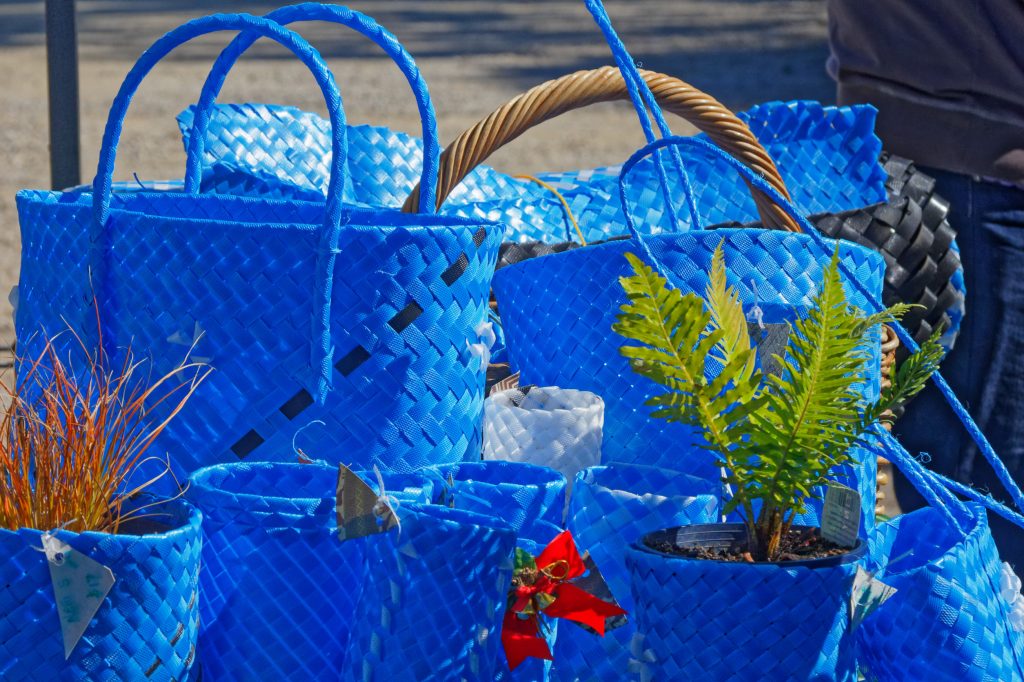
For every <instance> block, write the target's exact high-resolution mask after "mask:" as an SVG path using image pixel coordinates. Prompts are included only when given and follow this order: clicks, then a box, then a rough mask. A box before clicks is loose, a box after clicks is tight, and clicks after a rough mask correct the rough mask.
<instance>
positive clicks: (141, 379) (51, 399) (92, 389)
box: [0, 332, 209, 533]
mask: <svg viewBox="0 0 1024 682" xmlns="http://www.w3.org/2000/svg"><path fill="white" fill-rule="evenodd" d="M65 333H66V334H71V335H72V336H73V337H74V338H75V340H76V342H77V344H78V345H79V346H80V348H81V349H82V350H83V351H85V352H84V353H82V355H84V356H85V357H87V358H88V360H87V361H86V362H85V363H84V364H85V366H84V367H73V366H72V361H71V360H70V359H68V360H65V359H64V358H62V356H61V354H60V353H59V352H58V350H57V347H56V346H55V345H54V343H53V341H52V340H50V341H48V342H47V343H46V345H45V347H44V349H43V350H42V351H41V352H40V354H39V356H38V357H36V358H32V359H24V358H22V359H20V362H18V363H17V365H18V370H19V371H18V377H17V379H16V380H15V381H13V383H11V384H10V385H9V384H8V383H7V382H5V381H2V380H0V391H2V392H3V394H4V397H3V398H2V399H0V404H3V403H7V404H6V407H5V409H4V412H3V415H2V417H0V528H7V529H18V528H35V529H39V530H49V529H53V528H66V529H68V530H71V531H75V532H82V531H86V530H92V531H100V532H109V533H117V532H119V529H120V526H121V524H122V523H123V522H125V521H126V520H128V518H129V517H138V516H143V515H145V507H142V508H139V509H135V510H133V511H131V512H126V511H124V509H123V506H124V503H125V502H126V501H127V500H128V499H129V498H130V497H132V496H134V495H136V494H137V493H139V492H142V491H143V490H145V489H146V488H147V487H149V486H151V485H152V484H153V483H155V482H156V481H157V480H159V479H160V478H161V477H162V476H164V475H169V474H170V467H169V465H168V466H166V468H165V469H164V470H163V472H162V473H160V474H159V475H157V476H156V477H154V478H152V479H150V480H148V481H145V482H141V483H139V484H138V485H135V486H134V487H133V488H132V489H126V486H127V485H128V481H129V479H130V478H131V476H132V473H133V472H134V471H135V469H136V468H137V467H138V466H139V464H141V463H142V462H144V461H146V460H148V459H160V458H159V457H157V456H156V455H150V454H149V449H150V447H151V446H152V445H153V442H154V440H155V439H156V438H157V436H159V435H160V433H161V432H162V431H163V430H164V429H165V428H166V427H167V425H168V423H170V421H171V420H172V419H173V418H174V417H175V416H176V415H177V414H178V413H179V412H180V411H181V409H182V408H183V407H184V406H185V403H186V402H187V401H188V399H189V398H190V397H191V396H192V394H193V393H194V392H195V390H196V388H197V387H198V386H199V384H200V383H201V382H202V381H203V380H204V379H205V378H206V376H207V375H208V374H209V368H207V367H205V366H204V365H202V364H200V363H195V362H189V361H187V355H186V360H184V361H183V362H181V363H180V364H179V365H178V366H176V367H175V368H174V369H173V370H172V371H170V372H169V373H167V374H166V375H164V376H162V377H160V378H158V379H156V380H152V377H150V376H146V367H148V366H149V363H147V362H144V361H139V360H137V359H136V358H135V356H134V354H133V353H132V351H131V349H130V348H129V349H127V350H126V351H125V352H124V353H123V360H121V361H119V363H118V364H116V365H114V366H113V367H111V366H109V364H108V363H107V362H106V360H105V358H104V357H103V356H102V354H97V355H93V354H91V353H90V352H88V350H87V349H86V348H85V346H84V344H83V343H82V340H81V339H80V338H79V337H78V336H77V335H75V334H74V332H65ZM164 404H166V405H169V406H170V409H169V411H167V410H166V408H165V415H166V416H164V417H162V418H161V419H160V420H159V421H156V420H155V419H154V418H152V414H153V410H154V409H155V408H157V407H158V406H160V405H164Z"/></svg>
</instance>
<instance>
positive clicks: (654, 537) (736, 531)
mask: <svg viewBox="0 0 1024 682" xmlns="http://www.w3.org/2000/svg"><path fill="white" fill-rule="evenodd" d="M793 529H794V530H814V529H812V528H811V526H793ZM746 536H747V530H746V528H745V527H744V526H743V524H742V523H699V524H694V525H690V526H677V527H675V528H666V529H663V530H656V531H654V532H651V533H648V534H647V535H645V536H643V538H641V540H640V543H639V545H640V547H641V548H642V549H644V550H646V551H649V552H654V553H655V554H661V555H663V556H666V557H672V558H675V559H687V558H689V557H685V556H681V555H678V554H672V553H669V552H662V551H660V550H657V549H655V548H654V545H661V544H666V543H668V544H669V545H672V546H675V547H680V548H684V547H685V548H693V549H696V548H699V547H703V548H706V549H727V548H729V547H733V546H736V545H739V544H742V543H743V541H744V540H745V539H746ZM866 552H867V543H865V542H864V541H863V540H858V541H857V544H856V545H855V546H854V547H853V548H852V549H851V550H850V551H849V552H847V553H846V554H837V555H835V556H828V557H822V558H820V559H801V560H798V561H782V562H771V561H769V562H754V563H767V564H778V565H780V566H806V567H809V568H827V567H829V566H840V565H843V564H849V563H854V562H857V561H859V560H860V559H861V557H863V556H864V554H865V553H866ZM693 561H714V560H713V559H693Z"/></svg>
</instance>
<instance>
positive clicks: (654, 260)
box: [619, 137, 1024, 523]
mask: <svg viewBox="0 0 1024 682" xmlns="http://www.w3.org/2000/svg"><path fill="white" fill-rule="evenodd" d="M670 145H675V146H679V147H683V148H685V147H692V148H695V149H700V150H702V151H705V152H708V153H710V154H712V155H714V156H718V157H720V158H721V159H722V160H723V161H725V162H726V163H728V164H729V165H730V166H732V167H733V168H734V169H735V170H736V172H738V173H739V174H740V175H741V176H743V177H745V178H746V179H747V181H748V182H749V183H750V184H752V185H753V186H754V187H756V188H758V189H760V190H761V191H763V192H764V193H765V194H766V195H768V197H770V198H771V199H772V200H773V201H774V202H775V203H776V204H778V205H779V207H780V208H781V209H783V210H784V211H786V213H787V214H789V215H790V217H792V218H793V220H795V221H796V222H797V224H798V225H799V226H800V227H801V228H802V229H803V231H804V232H806V233H807V234H808V236H810V237H811V239H812V240H813V241H814V243H815V245H816V246H817V247H818V248H819V249H820V250H821V254H822V257H824V258H831V256H832V253H833V250H834V247H833V248H830V247H829V244H828V242H827V241H826V238H825V237H823V236H822V235H821V234H820V233H819V232H818V231H817V229H816V228H815V227H814V226H812V225H811V223H810V221H808V220H807V219H806V218H805V217H804V216H802V215H800V212H799V211H798V210H797V209H796V207H795V206H793V204H792V203H791V202H790V201H789V200H788V199H787V198H785V197H783V196H782V195H781V194H779V193H778V192H777V191H776V190H775V188H774V187H772V186H771V185H769V184H768V183H767V182H766V181H765V180H764V178H761V177H759V176H758V175H757V174H756V173H754V172H753V171H752V170H750V168H748V167H747V166H745V165H743V164H742V163H740V162H739V161H737V160H736V159H734V158H733V157H732V156H730V155H728V154H726V153H725V152H724V151H722V150H721V149H719V148H718V147H716V146H715V145H713V144H710V143H708V142H705V141H704V140H697V139H694V138H688V137H667V138H663V139H661V140H657V141H656V142H652V143H651V144H649V145H647V146H646V147H644V148H643V149H641V150H639V151H637V152H636V153H635V154H633V156H631V157H630V159H629V160H628V161H627V162H626V163H625V164H623V166H622V172H621V173H620V174H619V199H620V200H621V201H622V207H623V211H624V212H625V214H626V222H627V227H629V231H630V234H631V235H632V237H633V240H634V241H635V242H636V243H637V244H638V245H639V246H640V249H641V250H642V251H643V252H644V256H645V257H646V258H647V259H648V262H649V263H650V264H651V266H652V267H654V268H655V269H657V270H658V271H659V272H661V274H662V275H663V276H664V277H666V278H667V279H668V281H669V282H672V283H673V286H675V285H676V284H675V275H674V274H673V273H672V272H671V270H669V269H668V268H665V267H664V266H663V265H662V264H661V261H660V259H659V258H658V257H657V256H656V255H655V254H654V252H653V251H652V250H651V248H650V245H649V244H648V243H647V239H648V238H647V237H645V236H644V235H642V234H640V233H639V232H638V231H637V229H636V226H635V225H634V224H633V221H632V218H631V217H630V214H629V207H628V205H627V203H628V202H627V198H626V184H625V178H626V177H627V175H628V174H629V172H630V171H631V170H632V169H633V167H634V166H636V164H637V163H639V162H640V161H641V160H642V159H644V158H645V157H647V156H648V155H650V154H652V153H654V152H655V151H657V150H658V149H662V148H664V147H668V146H670ZM839 269H840V271H841V272H842V273H843V275H844V276H845V277H846V279H847V281H848V282H849V283H850V285H852V286H853V287H854V288H856V289H857V291H859V292H860V293H861V294H863V295H864V297H865V299H866V300H867V301H868V302H869V303H870V304H871V310H868V312H869V313H875V312H879V311H881V310H883V309H884V308H885V306H884V304H883V303H882V302H881V301H880V300H878V299H877V298H876V297H875V294H874V293H873V292H871V291H869V290H868V288H867V287H865V286H864V284H863V283H861V281H860V279H859V278H857V277H856V276H855V275H854V274H853V273H852V272H850V271H849V269H848V268H847V267H846V266H845V265H844V264H843V262H842V260H840V261H839ZM890 326H891V327H892V328H893V329H895V330H896V335H897V336H899V339H900V342H901V343H902V344H903V345H904V346H906V347H907V348H908V349H909V350H910V352H912V353H913V352H915V351H917V350H918V345H917V342H916V341H914V339H913V337H912V336H911V335H910V333H909V332H908V331H907V330H906V329H905V328H904V327H903V325H901V324H899V323H898V322H897V323H892V324H890ZM932 381H933V382H934V383H935V385H936V387H937V388H938V389H939V392H940V393H941V394H942V397H943V398H945V399H946V402H947V403H948V404H949V406H950V408H952V410H953V413H954V414H955V415H956V416H957V418H958V419H959V420H960V423H961V424H963V426H964V428H965V429H966V430H967V433H968V435H970V436H971V439H972V440H973V441H974V442H975V444H976V445H977V446H978V449H979V450H981V453H982V454H983V455H984V456H985V459H986V460H987V461H988V463H989V464H990V465H991V466H992V470H993V471H994V472H995V474H996V477H997V478H998V479H999V482H1000V483H1002V484H1003V487H1004V488H1005V489H1006V491H1007V492H1008V493H1010V497H1011V498H1012V499H1013V503H1014V506H1015V507H1016V508H1017V512H1022V511H1024V494H1022V493H1021V489H1020V486H1019V485H1017V482H1016V481H1014V480H1013V477H1012V476H1010V472H1009V471H1008V470H1007V469H1006V465H1005V464H1004V463H1003V461H1002V459H1000V458H999V455H998V454H996V451H995V449H994V448H993V447H992V444H991V443H989V442H988V439H987V438H986V437H985V434H983V433H982V432H981V429H980V428H978V425H977V424H976V423H975V422H974V418H973V417H971V415H970V413H969V412H967V409H966V408H965V407H964V406H963V404H962V403H961V402H960V399H959V398H957V397H956V394H955V393H954V392H953V389H952V388H950V386H949V383H948V382H947V381H946V379H945V377H943V376H942V374H941V373H940V372H936V373H935V374H934V375H932ZM936 480H941V481H942V483H943V484H944V485H946V486H947V487H949V488H950V489H951V490H953V491H954V492H957V493H959V494H964V495H970V496H975V495H977V496H978V497H979V498H982V497H984V496H981V495H980V494H979V493H977V491H973V490H971V489H970V488H967V487H966V486H959V487H957V485H956V483H955V482H954V481H949V480H947V479H945V478H943V477H938V476H937V475H936ZM986 500H987V502H986ZM986 500H982V499H979V501H981V502H982V503H983V504H992V505H998V503H996V502H995V501H994V500H992V499H991V498H986ZM990 508H993V507H991V506H990ZM994 510H995V509H994ZM995 511H999V510H995ZM1007 511H1009V510H1007ZM1000 513H1002V512H1000ZM1011 520H1013V519H1011ZM1014 522H1015V523H1017V521H1016V520H1014Z"/></svg>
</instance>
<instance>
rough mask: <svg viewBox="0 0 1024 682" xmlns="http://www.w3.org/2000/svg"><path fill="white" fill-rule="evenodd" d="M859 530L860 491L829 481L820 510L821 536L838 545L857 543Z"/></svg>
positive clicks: (845, 545) (846, 545) (847, 545)
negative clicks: (823, 504) (822, 506)
mask: <svg viewBox="0 0 1024 682" xmlns="http://www.w3.org/2000/svg"><path fill="white" fill-rule="evenodd" d="M859 532H860V493H858V492H857V491H856V490H854V489H853V488H847V487H846V486H845V485H840V484H838V483H829V484H828V491H827V492H826V493H825V506H824V508H823V509H822V510H821V537H823V538H825V539H826V540H828V541H829V542H834V543H835V544H837V545H839V546H840V547H853V546H854V545H856V544H857V534H858V533H859Z"/></svg>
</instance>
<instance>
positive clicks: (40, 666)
mask: <svg viewBox="0 0 1024 682" xmlns="http://www.w3.org/2000/svg"><path fill="white" fill-rule="evenodd" d="M151 502H152V501H151V500H146V499H145V498H139V500H138V501H135V502H131V503H129V504H128V505H127V506H126V507H125V509H124V511H125V512H130V511H132V509H133V508H135V507H137V506H141V505H143V504H149V503H151ZM143 513H145V514H150V515H152V517H151V518H149V519H146V521H150V522H152V523H147V524H146V525H147V526H152V524H153V523H155V524H159V525H160V526H163V527H165V528H166V530H161V531H159V532H149V531H150V530H152V528H151V527H150V528H145V529H143V528H142V527H141V526H136V525H134V524H138V523H141V522H143V521H144V520H143V519H138V520H136V521H127V522H125V524H124V525H123V527H122V532H121V533H120V534H117V535H114V534H108V533H96V532H86V533H71V532H68V531H62V530H57V531H53V533H54V535H56V537H57V538H59V539H60V540H61V541H62V542H64V543H66V544H68V545H70V546H71V548H72V549H74V550H76V551H78V552H81V553H82V554H85V555H87V556H89V557H90V558H92V559H94V560H95V561H98V562H99V563H101V564H103V565H104V566H107V567H108V568H110V570H111V572H113V574H114V586H113V588H112V589H111V591H110V593H109V594H108V595H107V597H106V599H105V600H104V602H103V604H102V605H101V606H100V608H99V610H98V611H97V612H96V615H95V616H94V617H93V619H92V621H91V622H90V623H89V625H88V627H87V628H86V630H85V634H84V635H83V637H82V639H81V640H80V641H79V642H78V644H77V646H75V648H74V649H73V650H72V652H71V655H70V657H69V658H68V659H67V660H65V658H64V640H63V637H62V635H61V626H60V619H59V617H58V614H57V604H56V601H55V598H54V592H53V587H52V582H51V578H50V570H49V567H48V566H47V558H46V555H45V554H44V553H43V551H42V549H43V545H42V535H43V533H42V531H39V530H31V529H21V530H17V531H10V530H0V556H2V557H3V560H2V561H0V679H2V680H5V681H8V680H9V681H10V682H53V681H54V680H61V681H68V682H71V681H77V680H109V681H116V682H135V681H136V680H155V681H159V682H170V681H171V680H182V679H185V678H186V677H187V676H188V673H189V669H190V668H191V667H192V663H193V660H194V658H195V650H196V635H197V633H198V631H199V604H198V602H199V560H200V545H201V542H202V538H201V537H200V533H199V526H200V522H201V520H202V516H201V515H200V513H199V512H198V511H197V510H196V509H195V508H194V507H192V506H191V505H189V504H187V503H186V502H183V501H181V500H175V501H171V502H164V503H159V504H157V506H154V507H150V508H148V509H146V510H145V511H144V512H143ZM133 532H134V533H139V534H132V533H133ZM141 533H147V534H141Z"/></svg>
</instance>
